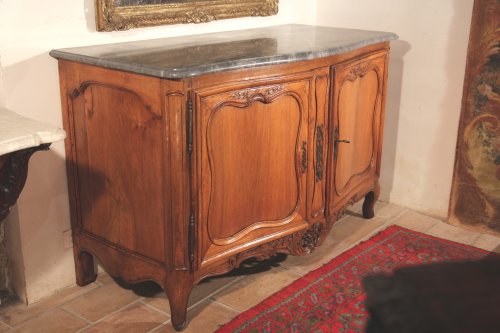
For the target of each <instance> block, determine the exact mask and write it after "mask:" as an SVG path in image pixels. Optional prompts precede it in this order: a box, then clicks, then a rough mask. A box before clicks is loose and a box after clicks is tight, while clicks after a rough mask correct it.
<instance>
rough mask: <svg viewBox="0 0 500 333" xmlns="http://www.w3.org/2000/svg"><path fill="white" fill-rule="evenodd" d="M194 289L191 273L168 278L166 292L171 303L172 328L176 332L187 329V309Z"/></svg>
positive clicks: (179, 273) (176, 274)
mask: <svg viewBox="0 0 500 333" xmlns="http://www.w3.org/2000/svg"><path fill="white" fill-rule="evenodd" d="M192 289H193V283H192V276H191V275H190V274H189V273H185V274H182V273H181V272H178V273H174V274H173V275H170V276H167V281H165V286H164V290H165V292H166V294H167V296H168V301H169V303H170V315H171V318H172V319H171V320H172V326H173V327H174V329H175V330H176V331H182V330H183V329H184V328H185V327H186V324H187V307H188V301H189V295H190V294H191V290H192Z"/></svg>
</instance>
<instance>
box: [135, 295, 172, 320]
mask: <svg viewBox="0 0 500 333" xmlns="http://www.w3.org/2000/svg"><path fill="white" fill-rule="evenodd" d="M147 299H150V298H147ZM151 299H152V298H151ZM141 304H142V305H144V306H146V307H148V308H150V309H152V310H155V311H157V312H159V313H161V314H164V315H166V316H167V317H168V318H170V314H169V313H167V312H165V311H162V310H160V309H158V308H157V307H156V306H153V305H151V304H148V303H147V302H146V298H144V299H143V300H142V301H141Z"/></svg>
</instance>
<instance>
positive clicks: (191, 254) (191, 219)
mask: <svg viewBox="0 0 500 333" xmlns="http://www.w3.org/2000/svg"><path fill="white" fill-rule="evenodd" d="M194 232H195V230H194V214H193V213H191V215H190V216H189V227H188V237H189V240H188V243H189V245H188V246H189V251H188V255H189V263H190V264H191V267H193V263H194Z"/></svg>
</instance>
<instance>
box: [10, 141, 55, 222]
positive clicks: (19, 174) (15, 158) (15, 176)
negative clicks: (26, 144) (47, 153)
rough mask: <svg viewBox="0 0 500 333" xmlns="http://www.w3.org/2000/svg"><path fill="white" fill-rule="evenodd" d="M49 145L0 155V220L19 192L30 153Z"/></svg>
mask: <svg viewBox="0 0 500 333" xmlns="http://www.w3.org/2000/svg"><path fill="white" fill-rule="evenodd" d="M49 146H50V144H43V145H40V146H37V147H32V148H26V149H22V150H19V151H15V152H12V153H9V154H5V155H3V156H0V222H1V221H2V220H3V219H5V218H6V217H7V215H8V214H9V212H10V208H11V207H12V206H13V205H14V204H15V203H16V201H17V198H18V197H19V194H21V191H22V189H23V187H24V184H25V182H26V176H27V175H28V161H29V159H30V157H31V155H33V153H35V152H36V151H38V150H47V149H49Z"/></svg>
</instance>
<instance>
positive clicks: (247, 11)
mask: <svg viewBox="0 0 500 333" xmlns="http://www.w3.org/2000/svg"><path fill="white" fill-rule="evenodd" d="M278 1H279V0H214V1H210V2H207V1H196V2H190V3H171V4H160V5H136V6H116V0H95V15H96V28H97V31H115V30H127V29H132V28H140V27H147V26H156V25H164V24H178V23H203V22H209V21H214V20H221V19H227V18H235V17H244V16H271V15H275V14H277V13H278Z"/></svg>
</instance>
